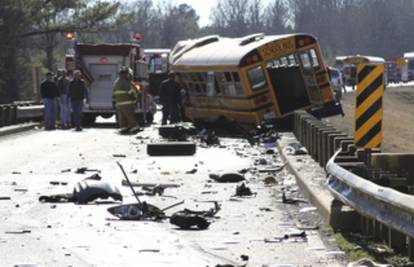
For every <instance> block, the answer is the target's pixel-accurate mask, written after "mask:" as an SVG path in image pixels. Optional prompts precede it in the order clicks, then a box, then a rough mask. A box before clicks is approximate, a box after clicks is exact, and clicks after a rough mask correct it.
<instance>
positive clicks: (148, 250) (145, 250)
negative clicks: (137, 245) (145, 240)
mask: <svg viewBox="0 0 414 267" xmlns="http://www.w3.org/2000/svg"><path fill="white" fill-rule="evenodd" d="M138 252H139V253H142V252H153V253H158V252H160V250H159V249H140V250H138Z"/></svg>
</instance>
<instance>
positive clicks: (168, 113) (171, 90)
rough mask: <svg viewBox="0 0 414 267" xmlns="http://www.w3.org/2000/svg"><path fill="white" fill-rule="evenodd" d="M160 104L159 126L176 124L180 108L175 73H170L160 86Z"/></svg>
mask: <svg viewBox="0 0 414 267" xmlns="http://www.w3.org/2000/svg"><path fill="white" fill-rule="evenodd" d="M160 103H161V105H162V121H161V124H162V125H165V124H167V121H168V120H169V121H170V123H176V122H178V121H179V110H180V109H179V107H180V106H181V87H180V84H179V83H178V82H177V81H176V80H175V73H174V72H170V73H169V74H168V79H167V80H164V81H163V82H162V83H161V86H160Z"/></svg>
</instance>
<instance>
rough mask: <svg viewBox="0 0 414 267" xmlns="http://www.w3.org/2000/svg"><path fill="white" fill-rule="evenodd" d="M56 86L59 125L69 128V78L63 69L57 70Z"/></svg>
mask: <svg viewBox="0 0 414 267" xmlns="http://www.w3.org/2000/svg"><path fill="white" fill-rule="evenodd" d="M57 87H58V91H59V111H60V127H61V128H62V129H69V128H70V120H71V118H70V104H69V95H68V94H69V79H68V78H67V77H66V71H65V70H64V69H60V70H58V80H57Z"/></svg>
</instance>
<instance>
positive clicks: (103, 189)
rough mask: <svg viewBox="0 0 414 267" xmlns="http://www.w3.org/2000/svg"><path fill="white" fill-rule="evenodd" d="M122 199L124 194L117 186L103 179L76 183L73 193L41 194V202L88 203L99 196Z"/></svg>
mask: <svg viewBox="0 0 414 267" xmlns="http://www.w3.org/2000/svg"><path fill="white" fill-rule="evenodd" d="M109 197H111V198H112V199H114V200H118V201H122V195H121V193H120V192H119V189H118V188H117V187H116V186H113V185H110V184H108V183H106V182H102V181H94V180H87V181H81V182H79V183H77V184H76V185H75V188H74V189H73V193H68V194H57V195H50V196H40V197H39V201H40V202H49V203H57V202H59V203H61V202H74V203H76V204H87V203H89V202H92V201H94V200H96V199H98V198H103V199H107V198H109Z"/></svg>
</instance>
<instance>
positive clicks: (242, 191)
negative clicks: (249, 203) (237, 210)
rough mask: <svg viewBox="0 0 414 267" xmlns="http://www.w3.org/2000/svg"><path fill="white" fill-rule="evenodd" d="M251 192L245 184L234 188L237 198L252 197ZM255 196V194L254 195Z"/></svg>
mask: <svg viewBox="0 0 414 267" xmlns="http://www.w3.org/2000/svg"><path fill="white" fill-rule="evenodd" d="M252 195H253V192H252V190H251V189H250V188H249V187H247V186H246V184H245V183H242V184H241V185H238V186H237V187H236V194H235V196H237V197H244V196H252ZM255 195H256V193H255Z"/></svg>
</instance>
